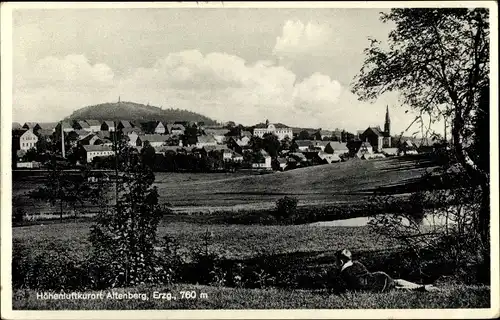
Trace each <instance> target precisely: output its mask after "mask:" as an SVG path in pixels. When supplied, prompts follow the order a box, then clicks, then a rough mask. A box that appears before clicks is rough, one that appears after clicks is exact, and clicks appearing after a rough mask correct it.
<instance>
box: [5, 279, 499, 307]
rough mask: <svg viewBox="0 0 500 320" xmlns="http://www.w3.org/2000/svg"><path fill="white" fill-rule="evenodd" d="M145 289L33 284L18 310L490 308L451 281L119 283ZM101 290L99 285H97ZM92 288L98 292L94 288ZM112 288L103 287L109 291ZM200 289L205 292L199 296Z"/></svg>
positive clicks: (18, 293) (485, 299)
mask: <svg viewBox="0 0 500 320" xmlns="http://www.w3.org/2000/svg"><path fill="white" fill-rule="evenodd" d="M185 290H194V291H196V292H197V297H198V298H196V299H181V294H180V292H181V291H185ZM113 291H116V292H119V293H128V292H130V293H144V294H145V295H146V297H147V299H145V300H142V299H140V298H139V299H131V300H129V299H122V300H117V299H106V298H105V299H96V300H38V299H37V298H36V291H34V290H15V291H14V292H13V306H12V307H13V309H14V310H148V309H153V310H159V309H407V308H412V309H432V308H489V307H490V288H489V287H486V286H451V287H445V288H443V290H442V291H440V292H401V291H394V292H388V293H377V294H374V293H346V294H342V295H333V294H330V295H329V294H327V293H326V292H324V291H316V292H315V291H306V290H278V289H236V288H218V287H209V286H195V285H175V286H170V287H146V286H144V287H138V288H130V289H115V290H113ZM154 291H157V292H163V293H167V292H170V293H172V294H173V295H175V296H176V297H177V299H176V300H171V301H167V300H161V299H154V298H153V292H154ZM96 292H97V291H96ZM96 292H94V293H96ZM108 292H110V291H106V292H104V293H105V295H106V294H107V293H108ZM201 293H205V294H206V296H204V297H201V298H200V296H201Z"/></svg>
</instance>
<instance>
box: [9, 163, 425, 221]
mask: <svg viewBox="0 0 500 320" xmlns="http://www.w3.org/2000/svg"><path fill="white" fill-rule="evenodd" d="M421 160H422V159H418V158H417V159H408V158H401V157H398V158H388V159H378V160H369V161H363V160H350V161H347V162H341V163H333V164H328V165H320V166H314V167H306V168H300V169H295V170H291V171H285V172H276V173H273V174H265V175H255V174H251V173H246V172H237V173H165V172H158V173H156V182H155V184H156V186H157V187H158V190H159V194H160V202H162V203H166V202H168V203H171V204H172V205H173V206H174V207H173V208H174V211H177V212H186V211H187V212H193V211H194V212H207V211H239V210H253V209H269V208H272V207H274V203H275V201H276V200H277V199H279V198H281V197H283V196H285V195H288V196H294V197H297V199H298V200H299V206H328V205H331V204H335V203H339V202H357V201H359V200H360V199H361V198H363V197H366V196H368V195H370V194H371V193H372V192H373V191H374V190H375V189H377V188H388V187H391V186H399V185H405V184H406V185H409V184H411V183H413V182H415V181H416V180H418V179H419V178H420V177H421V175H422V173H423V172H425V171H426V170H429V169H431V167H430V165H429V163H427V162H425V161H421ZM424 160H425V159H424ZM42 181H43V180H42V179H40V178H35V177H23V178H19V179H15V180H14V182H13V196H16V195H18V196H21V197H22V200H21V203H20V204H19V206H23V207H25V208H26V210H27V211H33V210H36V211H38V212H43V211H57V210H56V209H55V208H50V206H48V205H47V204H46V203H34V202H33V201H32V200H31V199H29V198H28V197H27V196H25V194H26V192H29V191H30V190H31V189H33V188H35V187H36V186H37V185H40V183H42ZM391 192H393V193H398V192H404V191H398V190H391Z"/></svg>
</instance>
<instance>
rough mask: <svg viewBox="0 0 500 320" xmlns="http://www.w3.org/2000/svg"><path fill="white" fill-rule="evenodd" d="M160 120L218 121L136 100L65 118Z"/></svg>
mask: <svg viewBox="0 0 500 320" xmlns="http://www.w3.org/2000/svg"><path fill="white" fill-rule="evenodd" d="M90 119H92V120H100V121H103V120H136V121H150V120H159V121H166V122H173V121H203V122H204V123H205V124H207V125H212V124H215V123H216V121H214V120H212V119H210V118H208V117H206V116H203V115H201V114H199V113H195V112H191V111H187V110H180V109H172V108H170V109H161V108H159V107H155V106H150V105H144V104H140V103H135V102H126V101H122V102H113V103H102V104H98V105H94V106H87V107H83V108H81V109H78V110H76V111H75V112H73V113H72V114H71V115H70V116H69V117H67V118H66V119H65V120H90Z"/></svg>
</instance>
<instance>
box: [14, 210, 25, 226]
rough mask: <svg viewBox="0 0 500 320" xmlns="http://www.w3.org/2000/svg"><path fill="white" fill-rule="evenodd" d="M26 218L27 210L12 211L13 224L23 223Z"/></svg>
mask: <svg viewBox="0 0 500 320" xmlns="http://www.w3.org/2000/svg"><path fill="white" fill-rule="evenodd" d="M25 218H26V210H24V208H14V210H13V211H12V223H21V222H23V221H24V219H25Z"/></svg>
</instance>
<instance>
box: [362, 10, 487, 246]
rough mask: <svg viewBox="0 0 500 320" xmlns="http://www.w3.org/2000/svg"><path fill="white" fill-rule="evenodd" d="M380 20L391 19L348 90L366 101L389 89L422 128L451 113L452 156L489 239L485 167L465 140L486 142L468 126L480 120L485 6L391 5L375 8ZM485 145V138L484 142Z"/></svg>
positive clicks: (480, 226) (483, 135)
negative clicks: (385, 37) (477, 202)
mask: <svg viewBox="0 0 500 320" xmlns="http://www.w3.org/2000/svg"><path fill="white" fill-rule="evenodd" d="M381 20H382V22H384V23H388V22H392V23H395V25H396V27H395V29H394V30H393V31H391V32H390V33H389V43H388V48H384V47H382V45H381V43H380V42H379V41H377V40H372V41H371V45H370V47H368V48H367V49H366V50H365V53H366V55H367V57H366V60H365V62H364V64H363V67H362V69H361V71H360V73H359V74H358V75H357V76H356V78H355V81H354V85H353V92H354V93H356V94H358V95H359V97H360V98H361V99H364V100H371V99H374V98H376V97H378V96H379V95H381V94H383V93H385V92H389V91H396V92H398V93H399V95H400V98H401V101H402V103H403V104H405V105H407V106H410V107H411V108H413V109H415V110H416V111H417V112H418V113H419V116H418V117H417V118H416V119H415V121H414V122H417V123H420V125H421V126H423V118H422V116H423V115H428V116H429V118H430V119H431V122H432V121H433V119H434V120H437V119H440V118H443V117H444V118H445V119H446V118H451V129H452V130H451V132H452V138H453V144H452V147H453V155H454V157H455V159H456V161H457V162H458V163H459V164H460V166H461V168H462V169H463V170H464V172H465V174H466V175H467V177H468V179H469V180H470V181H471V184H472V185H474V187H475V188H477V189H478V191H479V192H480V193H481V198H482V201H481V203H482V204H481V208H480V210H478V211H479V212H478V213H477V224H476V232H477V234H478V235H480V237H481V240H482V243H483V245H485V246H486V245H487V244H488V243H489V240H488V239H489V216H490V210H489V170H488V167H487V166H485V165H481V163H484V162H483V161H484V160H482V158H484V157H489V155H487V154H486V153H478V155H477V156H473V155H472V154H471V150H472V149H469V148H467V147H466V146H467V145H469V144H471V143H474V141H488V136H487V132H486V131H485V130H479V128H477V126H476V127H475V126H474V124H475V123H477V121H481V120H480V118H481V116H485V114H486V112H485V110H486V109H488V106H487V105H488V104H489V103H488V102H486V101H487V100H489V99H488V98H487V97H486V95H487V93H488V92H489V71H490V66H489V54H490V52H489V51H490V49H489V47H490V43H489V36H490V31H489V23H488V20H489V12H488V9H485V8H472V9H468V8H450V9H448V8H447V9H438V8H436V9H424V8H418V9H414V8H404V9H392V10H391V11H390V12H389V13H383V14H382V16H381ZM486 145H487V143H486Z"/></svg>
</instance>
